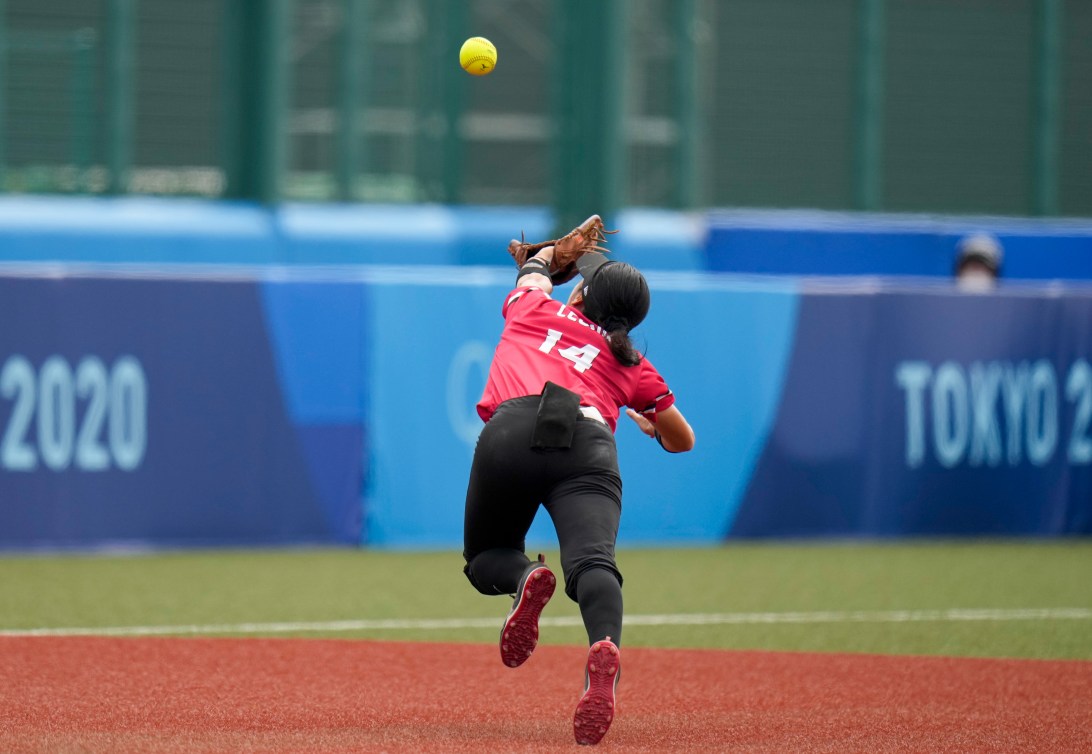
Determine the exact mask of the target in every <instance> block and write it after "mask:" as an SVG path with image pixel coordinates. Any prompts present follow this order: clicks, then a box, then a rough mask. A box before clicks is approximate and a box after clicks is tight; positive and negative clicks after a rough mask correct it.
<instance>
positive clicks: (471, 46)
mask: <svg viewBox="0 0 1092 754" xmlns="http://www.w3.org/2000/svg"><path fill="white" fill-rule="evenodd" d="M459 65H461V66H462V67H463V69H464V70H465V71H466V72H467V73H469V74H470V75H472V76H484V75H485V74H487V73H489V72H490V71H492V70H493V68H494V67H495V66H496V65H497V48H496V47H494V46H493V43H492V42H490V41H489V40H488V39H486V38H485V37H471V38H470V39H468V40H466V41H465V42H463V46H462V47H461V48H460V49H459Z"/></svg>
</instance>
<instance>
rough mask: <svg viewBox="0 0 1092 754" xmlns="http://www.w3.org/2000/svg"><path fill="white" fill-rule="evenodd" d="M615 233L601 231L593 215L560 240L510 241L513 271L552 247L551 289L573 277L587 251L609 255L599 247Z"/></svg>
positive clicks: (599, 220)
mask: <svg viewBox="0 0 1092 754" xmlns="http://www.w3.org/2000/svg"><path fill="white" fill-rule="evenodd" d="M617 232H618V231H617V230H607V229H606V228H605V227H603V218H601V217H600V216H599V215H592V216H591V217H589V218H588V219H587V220H585V221H584V222H582V223H580V225H577V226H576V227H575V228H573V229H572V230H570V231H569V232H568V233H566V234H565V235H563V236H562V237H561V238H555V239H552V240H550V241H540V242H539V243H527V242H526V241H524V240H519V241H517V240H515V239H512V240H511V241H509V242H508V253H509V254H511V255H512V259H514V260H516V267H522V266H523V263H524V262H526V261H527V260H528V259H530V258H531V257H533V256H534V255H535V254H537V253H538V252H539V251H541V250H542V249H544V248H546V247H547V246H553V247H554V261H553V262H552V263H551V264H550V280H552V281H553V283H554V285H561V284H562V283H567V282H568V281H570V280H572V279H573V278H574V277H576V273H577V269H576V260H577V259H579V258H580V257H581V256H582V255H583V254H584V253H585V252H588V251H603V252H605V251H608V250H607V249H605V248H604V247H602V246H600V244H604V243H606V242H607V235H608V234H610V233H617Z"/></svg>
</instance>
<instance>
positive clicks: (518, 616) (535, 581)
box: [500, 555, 557, 668]
mask: <svg viewBox="0 0 1092 754" xmlns="http://www.w3.org/2000/svg"><path fill="white" fill-rule="evenodd" d="M556 586H557V577H556V576H554V574H553V571H551V570H550V569H549V568H547V567H546V558H545V557H543V556H542V555H539V556H538V561H537V562H535V563H532V564H531V565H529V566H528V567H527V570H526V571H525V572H524V574H523V578H521V579H520V580H519V587H518V588H517V589H516V595H515V602H514V603H512V611H511V612H510V613H508V617H507V618H506V619H505V621H504V626H503V627H502V628H501V633H500V653H501V662H503V663H504V664H505V665H507V666H508V667H510V668H518V667H519V666H520V665H522V664H523V663H524V662H526V661H527V658H528V657H530V656H531V653H532V652H534V651H535V647H536V646H537V645H538V618H539V616H540V615H541V614H542V608H544V607H546V603H547V602H549V601H550V598H551V597H553V596H554V588H555V587H556Z"/></svg>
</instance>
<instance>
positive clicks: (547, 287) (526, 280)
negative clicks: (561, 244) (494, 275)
mask: <svg viewBox="0 0 1092 754" xmlns="http://www.w3.org/2000/svg"><path fill="white" fill-rule="evenodd" d="M553 261H554V247H553V246H547V247H545V248H543V249H540V250H539V252H538V253H537V254H535V255H534V256H533V257H531V258H530V259H528V260H527V261H526V262H524V263H523V266H522V267H520V268H519V272H517V273H516V287H517V288H522V287H523V286H525V285H533V286H535V287H536V288H541V289H542V290H543V291H545V292H546V295H550V294H551V293H553V290H554V282H553V281H552V280H551V279H550V263H551V262H553Z"/></svg>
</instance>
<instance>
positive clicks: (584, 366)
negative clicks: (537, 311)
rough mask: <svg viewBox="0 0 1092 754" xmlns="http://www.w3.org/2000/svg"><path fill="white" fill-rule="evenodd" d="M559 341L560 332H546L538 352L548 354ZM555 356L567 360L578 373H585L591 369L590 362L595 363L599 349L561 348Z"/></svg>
mask: <svg viewBox="0 0 1092 754" xmlns="http://www.w3.org/2000/svg"><path fill="white" fill-rule="evenodd" d="M559 340H561V332H560V331H558V330H547V331H546V340H544V341H542V345H541V346H539V347H538V350H540V351H542V352H543V353H549V352H550V351H552V350H554V346H556V345H557V342H558V341H559ZM557 355H558V356H560V357H562V358H565V359H568V360H569V361H571V362H572V363H573V368H575V369H576V371H578V372H586V371H588V369H590V368H591V365H592V362H593V361H595V357H596V356H598V355H599V349H598V348H596V347H595V346H593V345H584V346H580V347H577V346H569V347H568V348H562V349H561V350H560V351H558V352H557Z"/></svg>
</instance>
